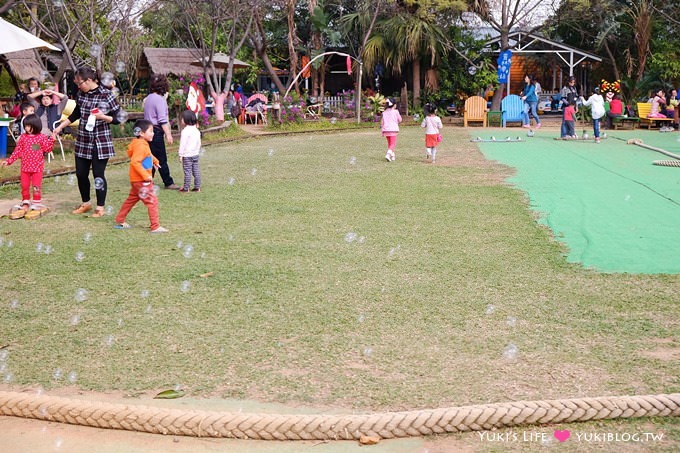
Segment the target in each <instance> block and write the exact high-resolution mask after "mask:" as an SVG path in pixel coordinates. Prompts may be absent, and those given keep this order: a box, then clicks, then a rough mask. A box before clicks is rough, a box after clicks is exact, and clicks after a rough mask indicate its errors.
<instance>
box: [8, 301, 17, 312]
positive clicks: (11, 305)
mask: <svg viewBox="0 0 680 453" xmlns="http://www.w3.org/2000/svg"><path fill="white" fill-rule="evenodd" d="M9 308H10V310H16V309H17V308H19V299H12V300H10V301H9Z"/></svg>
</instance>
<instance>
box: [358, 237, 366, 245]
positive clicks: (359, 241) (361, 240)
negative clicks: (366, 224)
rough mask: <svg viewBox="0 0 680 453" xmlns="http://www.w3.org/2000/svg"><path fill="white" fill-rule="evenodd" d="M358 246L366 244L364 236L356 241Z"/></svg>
mask: <svg viewBox="0 0 680 453" xmlns="http://www.w3.org/2000/svg"><path fill="white" fill-rule="evenodd" d="M357 242H358V243H359V244H363V243H364V242H366V236H359V240H358V241H357Z"/></svg>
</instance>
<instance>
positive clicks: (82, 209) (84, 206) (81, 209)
mask: <svg viewBox="0 0 680 453" xmlns="http://www.w3.org/2000/svg"><path fill="white" fill-rule="evenodd" d="M91 210H92V205H91V204H90V203H83V204H81V205H80V206H78V207H77V208H76V209H74V210H73V211H71V214H85V213H86V212H90V211H91Z"/></svg>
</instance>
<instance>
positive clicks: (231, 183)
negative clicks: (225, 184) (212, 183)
mask: <svg viewBox="0 0 680 453" xmlns="http://www.w3.org/2000/svg"><path fill="white" fill-rule="evenodd" d="M229 185H230V186H233V185H234V178H229Z"/></svg>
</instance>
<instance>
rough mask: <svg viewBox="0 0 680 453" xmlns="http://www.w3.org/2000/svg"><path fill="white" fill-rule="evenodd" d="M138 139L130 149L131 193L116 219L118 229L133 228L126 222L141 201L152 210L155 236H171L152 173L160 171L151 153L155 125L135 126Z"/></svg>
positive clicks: (145, 121) (150, 211)
mask: <svg viewBox="0 0 680 453" xmlns="http://www.w3.org/2000/svg"><path fill="white" fill-rule="evenodd" d="M133 130H134V134H135V137H137V138H135V139H133V140H132V142H131V143H130V145H129V146H128V150H127V155H128V157H129V158H130V186H131V187H130V194H129V195H128V197H127V199H126V200H125V201H124V202H123V206H121V207H120V211H119V212H118V215H117V216H116V225H115V226H114V228H132V225H130V224H129V223H127V222H126V221H125V218H126V217H127V215H128V214H129V213H130V210H131V209H132V208H133V207H134V205H136V204H137V202H138V201H139V200H142V203H144V204H145V205H146V208H147V210H148V211H149V220H150V221H151V232H152V233H167V232H168V230H167V229H165V228H163V227H162V226H161V225H160V220H159V217H158V197H157V196H156V194H155V193H154V191H153V176H152V173H151V170H152V169H153V168H158V159H156V158H155V157H154V156H153V155H152V154H151V148H150V147H149V142H150V141H151V140H153V124H152V123H151V121H148V120H139V121H137V122H136V123H135V127H134V129H133Z"/></svg>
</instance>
